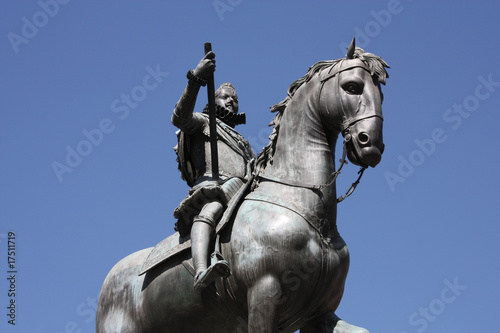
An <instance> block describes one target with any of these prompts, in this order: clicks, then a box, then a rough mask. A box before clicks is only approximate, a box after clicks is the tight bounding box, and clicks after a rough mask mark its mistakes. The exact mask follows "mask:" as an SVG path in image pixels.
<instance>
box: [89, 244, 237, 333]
mask: <svg viewBox="0 0 500 333" xmlns="http://www.w3.org/2000/svg"><path fill="white" fill-rule="evenodd" d="M150 250H151V249H146V250H143V251H139V252H136V253H134V254H132V255H130V256H128V257H126V258H125V259H123V260H121V261H120V262H119V263H118V264H117V265H115V267H113V269H112V270H111V271H110V273H109V274H108V277H107V278H106V280H105V282H104V284H103V288H102V291H101V295H100V298H99V305H98V311H97V318H96V331H97V332H99V333H108V332H113V333H114V332H122V333H124V332H133V333H138V332H141V333H146V332H163V333H179V332H203V331H209V332H214V333H225V332H240V331H241V326H240V325H238V323H237V322H236V320H235V319H234V318H233V317H232V316H231V315H230V314H229V312H228V311H227V309H225V308H224V306H223V305H221V304H220V303H218V302H217V301H216V300H215V298H214V296H213V294H212V295H211V294H210V292H211V291H209V290H206V291H203V292H201V293H198V292H195V291H194V288H193V276H192V275H191V274H190V273H189V271H188V270H187V269H186V268H185V267H184V266H183V265H182V261H183V260H185V259H189V258H181V259H180V260H178V261H174V262H171V263H167V264H164V265H160V266H158V267H157V268H155V269H153V270H152V271H149V272H148V273H146V274H145V275H142V276H138V274H139V271H140V268H141V267H142V264H143V262H144V260H145V259H146V258H147V255H148V254H149V252H150Z"/></svg>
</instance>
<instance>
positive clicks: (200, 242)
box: [191, 201, 230, 291]
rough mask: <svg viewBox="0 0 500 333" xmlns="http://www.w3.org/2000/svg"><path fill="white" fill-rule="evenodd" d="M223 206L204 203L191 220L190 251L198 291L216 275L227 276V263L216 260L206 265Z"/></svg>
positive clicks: (195, 286)
mask: <svg viewBox="0 0 500 333" xmlns="http://www.w3.org/2000/svg"><path fill="white" fill-rule="evenodd" d="M222 211H223V206H222V204H221V203H220V202H218V201H214V202H211V203H208V204H206V205H205V206H204V207H203V209H202V210H201V212H200V215H198V216H196V217H195V218H194V221H193V227H192V229H191V253H192V256H193V264H194V267H195V270H196V275H195V278H194V289H195V290H197V291H200V290H202V289H204V288H205V287H206V286H207V285H208V284H209V283H211V282H212V281H214V280H215V279H216V278H218V277H225V276H228V275H229V273H230V271H229V264H228V263H227V261H225V260H216V261H214V262H213V263H212V264H211V265H210V267H208V258H209V251H210V250H211V248H213V241H214V236H215V225H216V221H217V220H218V219H219V218H220V216H221V214H222Z"/></svg>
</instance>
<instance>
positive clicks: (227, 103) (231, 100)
mask: <svg viewBox="0 0 500 333" xmlns="http://www.w3.org/2000/svg"><path fill="white" fill-rule="evenodd" d="M215 104H217V105H220V106H223V107H225V108H226V109H227V110H229V111H231V112H233V113H238V97H236V93H235V92H234V91H233V90H232V89H228V88H222V89H220V91H219V93H218V94H217V96H215Z"/></svg>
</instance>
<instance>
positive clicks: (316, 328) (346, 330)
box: [300, 312, 369, 333]
mask: <svg viewBox="0 0 500 333" xmlns="http://www.w3.org/2000/svg"><path fill="white" fill-rule="evenodd" d="M300 333H369V331H368V330H366V329H364V328H362V327H358V326H354V325H351V324H349V323H347V322H345V321H343V320H342V319H340V318H339V317H337V315H336V314H335V313H333V312H330V313H327V314H326V315H325V316H324V317H323V318H321V319H320V320H319V321H317V322H316V323H314V324H313V325H310V326H307V327H304V328H301V329H300Z"/></svg>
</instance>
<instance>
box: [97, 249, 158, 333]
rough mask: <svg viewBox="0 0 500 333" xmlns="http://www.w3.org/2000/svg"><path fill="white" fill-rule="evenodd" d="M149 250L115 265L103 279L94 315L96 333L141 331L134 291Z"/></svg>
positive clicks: (135, 254) (138, 283)
mask: <svg viewBox="0 0 500 333" xmlns="http://www.w3.org/2000/svg"><path fill="white" fill-rule="evenodd" d="M150 250H151V249H146V250H142V251H139V252H136V253H134V254H132V255H130V256H128V257H126V258H124V259H123V260H121V261H120V262H119V263H117V264H116V265H115V267H113V268H112V269H111V271H110V272H109V274H108V276H107V277H106V279H105V280H104V283H103V286H102V289H101V294H100V295H99V302H98V305H97V313H96V332H97V333H116V332H120V333H129V332H130V333H132V332H135V333H137V332H140V331H141V328H140V327H139V326H138V325H139V321H138V320H137V318H136V307H137V302H138V298H137V295H136V294H135V292H134V290H137V289H138V288H137V286H139V285H141V281H142V277H139V276H138V275H137V273H138V267H140V266H139V264H140V263H142V262H143V261H144V259H145V256H146V255H147V254H148V253H149V251H150Z"/></svg>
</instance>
